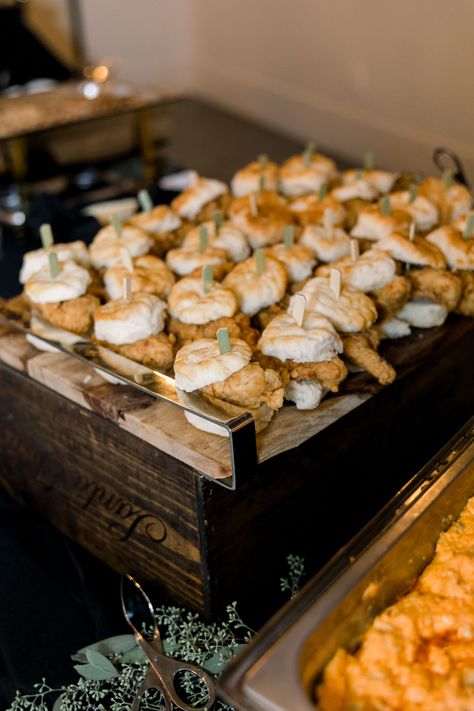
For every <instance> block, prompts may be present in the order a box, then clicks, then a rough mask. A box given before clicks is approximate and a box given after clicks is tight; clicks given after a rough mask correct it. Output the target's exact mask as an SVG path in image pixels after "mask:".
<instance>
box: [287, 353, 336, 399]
mask: <svg viewBox="0 0 474 711" xmlns="http://www.w3.org/2000/svg"><path fill="white" fill-rule="evenodd" d="M287 363H289V367H288V372H289V375H290V377H291V378H292V379H293V380H297V381H301V380H317V381H318V382H319V383H321V385H322V386H323V387H324V388H327V389H328V390H330V391H331V392H333V393H337V391H338V390H339V385H340V383H342V381H343V380H344V379H345V378H346V377H347V368H346V366H345V365H344V363H343V362H342V360H341V359H340V358H338V357H337V356H334V357H333V358H331V360H322V361H320V362H319V363H295V362H294V361H287Z"/></svg>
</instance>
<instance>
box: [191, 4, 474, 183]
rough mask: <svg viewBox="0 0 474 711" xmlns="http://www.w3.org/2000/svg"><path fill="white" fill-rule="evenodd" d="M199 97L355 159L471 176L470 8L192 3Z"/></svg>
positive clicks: (473, 64)
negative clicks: (447, 165) (437, 164)
mask: <svg viewBox="0 0 474 711" xmlns="http://www.w3.org/2000/svg"><path fill="white" fill-rule="evenodd" d="M193 21H194V33H195V42H196V46H195V75H194V86H195V87H196V88H197V89H198V90H199V92H200V93H201V94H203V95H204V96H207V97H210V98H212V99H214V100H216V101H218V102H220V103H222V104H225V105H226V106H229V107H232V108H235V109H236V110H237V111H241V112H245V113H246V114H248V115H249V116H253V117H255V118H258V119H260V120H262V121H265V122H268V123H270V124H271V125H272V126H274V127H277V128H279V129H281V130H282V131H285V132H287V133H290V134H295V135H297V136H299V137H301V138H304V139H306V138H309V137H311V138H314V139H315V140H316V141H318V142H319V143H320V144H321V145H323V146H325V147H327V148H328V149H332V150H336V151H338V152H340V153H342V154H346V155H348V156H350V157H352V158H353V159H355V160H357V159H358V158H359V157H360V156H361V155H362V153H363V152H364V151H365V150H367V149H368V148H371V149H373V150H374V151H375V154H376V159H377V162H378V163H379V164H381V165H382V164H384V165H387V166H393V167H395V168H401V167H409V168H414V169H418V168H421V169H425V170H430V169H432V166H431V159H430V156H431V150H432V148H433V146H436V145H439V144H441V145H442V144H447V145H449V146H451V147H453V148H454V149H455V150H457V151H458V152H459V153H460V154H461V155H462V156H463V158H464V159H465V162H466V164H468V165H469V168H470V172H471V175H472V177H473V178H474V141H473V140H472V129H473V126H474V96H473V93H472V90H471V87H472V81H473V78H474V51H473V48H474V35H473V27H474V2H473V1H472V0H451V2H445V0H397V2H393V0H390V2H389V1H388V0H358V2H356V1H355V0H326V2H324V1H323V0H196V1H195V3H194V17H193Z"/></svg>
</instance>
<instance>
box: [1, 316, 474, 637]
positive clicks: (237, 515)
mask: <svg viewBox="0 0 474 711" xmlns="http://www.w3.org/2000/svg"><path fill="white" fill-rule="evenodd" d="M389 349H391V350H393V353H392V360H394V359H395V358H398V359H400V367H399V378H398V380H397V381H396V382H395V383H394V384H393V385H392V386H390V387H388V388H385V389H383V390H382V391H381V392H377V391H378V390H379V386H377V385H376V384H374V383H373V382H370V381H368V379H367V378H366V377H365V376H363V375H361V374H357V375H352V376H351V378H350V379H349V380H348V382H347V384H346V388H347V391H348V392H349V393H352V394H353V395H356V394H357V395H358V396H360V395H374V393H376V395H375V396H373V397H368V398H367V399H366V400H365V402H364V403H363V404H362V405H361V406H360V407H357V408H355V409H354V410H353V411H352V412H349V413H348V414H347V415H344V416H343V417H340V418H339V419H338V420H337V421H336V422H334V423H333V424H332V425H331V426H327V427H325V428H324V429H323V430H322V431H320V432H319V433H318V434H317V436H314V437H311V438H309V439H307V441H305V442H303V443H302V444H300V445H299V446H295V447H293V448H292V449H288V450H287V451H284V452H282V453H281V454H278V455H276V456H273V457H272V458H271V459H267V460H266V461H265V462H262V463H261V464H260V465H259V466H258V467H255V468H254V469H252V470H251V471H249V472H248V477H247V478H246V479H245V480H244V481H243V482H241V484H240V485H239V486H238V487H237V489H236V490H235V491H230V490H229V489H225V488H223V487H219V486H215V484H214V483H213V482H212V481H211V480H209V479H205V478H204V477H202V476H199V470H197V469H195V468H193V467H191V466H189V465H188V464H185V463H183V462H182V461H180V460H179V459H178V458H177V457H175V456H172V455H170V454H168V453H166V452H164V451H163V450H161V449H159V447H157V446H153V445H151V444H148V443H147V442H146V441H144V440H143V439H142V438H141V436H136V435H135V434H131V433H130V432H128V431H126V429H125V427H124V426H123V425H124V421H125V422H126V421H127V420H129V418H133V417H138V416H139V415H140V416H141V417H142V418H146V416H147V415H151V414H152V412H153V410H152V408H153V407H154V406H155V405H159V404H160V403H156V402H155V401H154V400H153V401H151V403H150V400H149V398H148V397H147V396H146V397H145V398H144V397H143V395H141V394H140V393H136V392H135V391H133V390H128V389H127V388H118V389H117V388H114V387H112V386H109V385H107V384H104V383H101V382H100V381H99V380H98V379H97V376H96V375H94V374H93V373H91V372H90V371H88V370H86V371H85V373H84V375H85V377H86V381H87V382H85V383H84V375H83V374H79V373H78V372H77V365H76V368H75V369H74V372H75V375H74V376H73V377H70V376H69V375H67V373H68V370H67V369H68V368H69V366H70V364H71V363H70V361H69V359H67V360H66V361H65V362H64V360H63V356H59V355H58V354H39V353H38V352H37V351H34V350H31V348H30V347H29V346H27V345H26V344H25V342H24V340H23V339H22V337H21V336H20V337H19V336H18V335H10V336H9V337H8V338H7V337H5V340H4V341H3V342H2V344H1V351H2V353H3V356H2V357H4V358H5V360H8V361H9V363H10V365H4V364H2V363H0V452H1V454H2V456H1V457H0V486H2V487H3V488H6V489H7V491H9V492H10V494H11V496H12V497H14V498H16V499H17V500H19V501H23V502H25V503H27V504H28V505H29V506H31V507H34V508H35V509H37V510H38V511H39V512H40V513H41V514H43V515H44V516H46V517H47V518H48V519H49V520H50V521H51V523H52V524H53V525H54V526H56V527H57V528H59V529H60V530H61V531H62V532H63V533H65V534H66V535H67V536H69V537H71V538H72V539H73V540H75V541H77V542H78V543H79V544H81V545H82V546H84V547H85V548H87V549H88V550H89V551H90V552H92V553H93V554H94V555H96V556H98V557H100V558H101V559H102V560H104V561H105V562H106V563H108V564H109V565H111V566H113V567H114V568H115V569H116V570H119V571H121V572H125V571H128V572H130V573H132V574H133V575H134V576H135V577H136V578H137V579H139V580H140V581H143V582H144V583H146V585H147V588H148V587H149V584H150V585H152V584H153V585H156V586H158V589H157V595H160V594H163V592H164V593H165V594H167V595H169V596H170V598H172V599H173V601H174V602H175V603H176V604H183V605H186V606H188V607H191V608H193V609H195V610H198V611H200V612H202V613H204V614H207V615H212V616H214V617H215V616H216V614H219V613H220V612H222V611H224V610H225V607H226V605H227V604H228V603H229V602H231V601H232V600H238V601H239V609H240V610H241V613H242V614H243V615H244V618H245V619H248V620H249V622H250V624H251V625H252V626H254V627H258V626H259V625H260V624H261V623H262V622H263V620H264V619H265V618H266V617H267V616H268V614H269V613H270V612H272V611H273V610H276V609H277V608H278V607H280V606H281V604H282V603H283V602H284V600H285V596H283V595H282V594H281V593H280V592H279V586H278V580H279V578H280V577H281V575H282V571H284V570H285V558H286V556H287V555H288V554H290V553H293V554H299V555H302V556H303V557H304V559H305V565H306V571H307V574H308V575H312V574H313V573H315V572H316V571H317V570H318V569H319V568H320V567H321V566H322V565H323V564H324V563H325V562H326V561H327V560H328V558H329V557H330V556H331V555H332V554H333V553H334V552H335V551H336V550H337V549H338V548H339V547H340V546H341V545H343V544H344V543H346V542H347V541H348V540H349V538H350V537H351V536H352V535H353V534H354V533H355V532H356V531H357V530H358V529H359V528H360V527H361V526H362V525H364V524H365V523H367V521H368V519H369V518H370V517H371V516H372V515H373V514H374V513H375V512H376V511H377V510H378V509H379V508H380V507H381V506H382V505H383V504H384V503H386V501H388V499H389V498H391V496H393V494H394V493H395V492H396V491H397V490H398V489H399V488H400V487H401V486H403V485H404V484H405V483H406V481H407V480H408V479H409V478H410V477H411V476H412V475H413V474H414V473H415V472H416V471H417V469H418V468H419V467H420V466H421V465H422V464H424V463H426V461H427V460H428V458H429V457H431V456H432V455H433V454H434V453H435V451H436V450H438V449H439V448H440V446H441V445H442V444H444V443H445V442H446V440H447V439H448V437H449V436H451V435H452V434H454V431H455V430H456V429H458V427H459V426H460V425H462V424H464V422H465V421H466V420H467V419H468V417H469V416H470V415H471V414H472V388H471V389H470V387H469V386H470V379H472V357H471V354H472V352H473V349H474V329H473V322H470V321H468V320H461V319H459V320H456V319H454V320H453V321H452V323H451V324H450V325H448V326H446V327H445V328H444V329H440V330H437V331H435V332H431V333H429V334H424V335H423V334H422V337H421V338H415V339H412V341H410V342H406V343H405V344H404V348H403V349H402V350H401V349H400V347H399V345H398V344H394V345H391V346H390V347H389ZM402 361H403V362H402ZM45 362H46V363H47V366H45ZM64 363H66V364H67V365H66V364H64ZM41 364H42V365H41ZM63 367H64V368H66V370H65V371H64V372H63V370H62V368H63ZM29 368H30V369H33V370H34V369H35V368H37V369H38V377H40V373H41V377H45V375H44V372H43V369H45V371H47V374H48V378H50V379H51V381H50V382H51V385H52V386H53V387H55V388H56V387H58V382H62V381H63V380H64V379H65V380H66V382H67V383H68V388H69V397H66V396H64V395H60V394H58V393H57V392H55V391H54V390H53V389H52V387H48V386H45V385H43V384H42V383H40V382H37V381H36V380H35V379H34V378H33V377H31V376H30V375H28V369H29ZM81 376H82V382H81ZM88 376H91V377H90V379H89V377H88ZM56 381H57V382H56ZM48 382H49V381H48ZM61 387H65V386H64V385H62V386H61ZM86 396H87V398H86ZM119 396H120V397H119ZM73 397H74V398H79V397H80V398H83V399H82V400H81V401H80V402H81V403H82V404H81V405H79V404H77V402H76V401H75V400H73V399H72V398H73ZM343 397H345V396H343ZM339 400H341V398H340V397H338V398H334V401H335V402H334V403H333V404H332V406H335V404H336V402H337V401H339ZM330 404H331V400H327V401H326V403H325V405H324V406H325V407H328V406H329V405H330ZM93 408H95V409H93ZM287 409H288V413H287V411H286V410H284V411H283V412H281V413H279V416H283V417H284V418H286V417H287V416H288V417H289V416H290V415H291V417H297V418H298V419H299V421H298V423H297V424H296V426H295V427H294V428H293V429H297V430H304V428H305V422H306V420H307V419H308V417H310V418H312V417H313V416H316V414H317V412H315V413H298V412H294V411H292V408H287ZM152 420H153V418H152ZM277 422H278V420H275V421H274V422H273V423H272V428H273V427H276V424H277ZM162 424H163V423H160V425H162ZM120 425H121V426H120ZM288 426H289V425H288ZM163 427H164V425H163ZM181 428H182V421H181ZM159 429H160V432H162V427H160V428H159ZM193 434H194V432H193ZM196 434H197V435H199V433H196ZM274 434H275V436H277V435H278V431H276V432H275V433H274ZM290 434H291V436H292V437H294V433H293V432H291V433H290V432H288V433H287V434H286V435H285V438H287V437H289V436H290ZM304 434H305V433H304V431H303V433H300V432H298V437H299V436H304ZM161 436H162V435H161V434H160V437H161ZM178 437H180V431H178V432H177V433H176V438H178ZM281 438H282V435H281V434H280V439H281ZM294 441H295V440H294V439H293V442H294ZM263 444H264V443H262V442H260V445H261V446H263ZM170 446H171V445H170ZM178 446H179V447H181V443H180V442H178V443H177V444H176V447H178ZM200 456H203V455H202V453H201V454H200ZM243 571H245V574H244V573H243Z"/></svg>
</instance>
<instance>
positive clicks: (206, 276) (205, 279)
mask: <svg viewBox="0 0 474 711" xmlns="http://www.w3.org/2000/svg"><path fill="white" fill-rule="evenodd" d="M213 281H214V271H213V269H212V267H211V265H210V264H207V265H206V266H205V267H203V270H202V288H203V291H204V293H205V294H208V293H209V292H210V290H211V289H212V282H213Z"/></svg>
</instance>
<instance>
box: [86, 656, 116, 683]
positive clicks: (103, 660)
mask: <svg viewBox="0 0 474 711" xmlns="http://www.w3.org/2000/svg"><path fill="white" fill-rule="evenodd" d="M86 657H87V661H88V662H89V664H92V666H94V667H97V669H100V670H101V671H103V672H104V673H105V674H111V675H112V676H111V677H110V678H113V677H114V676H118V672H117V670H116V668H115V667H114V665H113V664H112V662H111V661H110V659H107V657H106V656H104V655H103V654H101V653H100V652H97V651H96V650H95V649H88V650H87V651H86Z"/></svg>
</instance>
